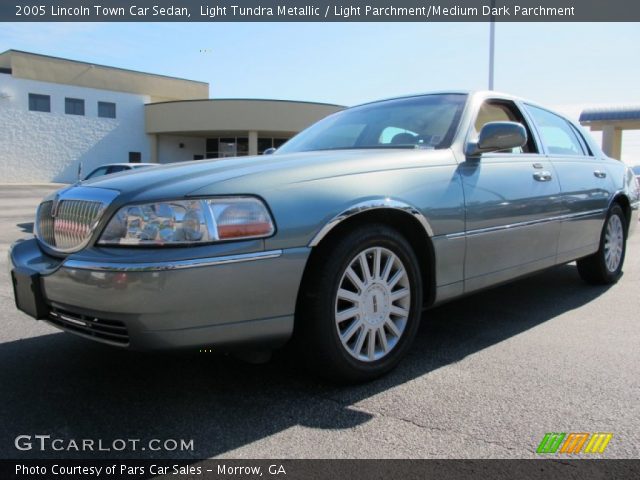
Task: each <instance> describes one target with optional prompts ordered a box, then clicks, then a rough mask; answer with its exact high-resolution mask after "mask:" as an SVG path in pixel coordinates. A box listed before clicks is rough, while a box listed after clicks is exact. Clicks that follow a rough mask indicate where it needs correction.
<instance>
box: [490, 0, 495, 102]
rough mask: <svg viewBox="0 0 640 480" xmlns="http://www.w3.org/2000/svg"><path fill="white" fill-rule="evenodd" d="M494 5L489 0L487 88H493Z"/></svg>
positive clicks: (493, 0)
mask: <svg viewBox="0 0 640 480" xmlns="http://www.w3.org/2000/svg"><path fill="white" fill-rule="evenodd" d="M495 6H496V0H491V17H490V27H489V28H490V30H489V90H493V70H494V64H495V49H496V17H495V15H494V14H493V11H494V10H493V9H494V8H495Z"/></svg>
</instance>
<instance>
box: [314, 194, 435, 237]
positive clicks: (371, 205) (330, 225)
mask: <svg viewBox="0 0 640 480" xmlns="http://www.w3.org/2000/svg"><path fill="white" fill-rule="evenodd" d="M384 209H387V210H398V211H401V212H404V213H407V214H409V215H411V216H412V217H414V218H415V219H416V220H418V222H419V223H420V225H422V228H423V229H424V231H425V233H426V234H427V236H428V237H433V228H431V225H430V224H429V221H428V220H427V218H426V217H425V216H424V215H423V214H422V213H421V212H420V210H418V209H417V208H416V207H414V206H413V205H410V204H408V203H406V202H403V201H400V200H395V199H393V198H389V197H384V198H374V199H370V200H365V201H363V202H359V203H356V204H354V205H351V206H350V207H349V208H347V209H345V210H343V211H342V212H340V213H339V214H337V215H336V216H334V217H333V218H332V219H331V220H329V221H328V222H327V223H325V224H324V225H323V226H322V228H321V229H320V230H319V231H318V232H317V233H316V234H315V235H314V236H313V238H312V239H311V241H310V242H309V244H308V246H309V247H315V246H317V245H318V244H319V243H320V242H321V241H322V239H324V238H325V237H326V236H327V235H328V234H329V232H331V231H332V230H333V229H334V228H335V227H337V226H338V225H340V224H341V223H342V222H344V221H345V220H347V219H349V218H352V217H354V216H356V215H358V214H361V213H364V212H369V211H371V210H384Z"/></svg>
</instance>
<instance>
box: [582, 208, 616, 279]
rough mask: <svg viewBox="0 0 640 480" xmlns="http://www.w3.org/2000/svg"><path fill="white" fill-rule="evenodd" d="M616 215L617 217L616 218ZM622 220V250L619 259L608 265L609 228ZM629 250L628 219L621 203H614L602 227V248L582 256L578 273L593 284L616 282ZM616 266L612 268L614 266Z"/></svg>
mask: <svg viewBox="0 0 640 480" xmlns="http://www.w3.org/2000/svg"><path fill="white" fill-rule="evenodd" d="M614 217H615V218H614ZM618 221H619V222H620V226H621V228H622V250H621V253H620V254H619V256H617V257H619V261H617V263H616V262H613V264H610V265H609V266H608V265H607V251H608V249H609V246H608V243H607V236H608V235H611V233H612V232H609V231H608V229H610V228H615V227H612V224H615V223H616V222H618ZM626 250H627V220H626V216H625V214H624V212H623V211H622V208H620V205H618V204H614V205H613V206H612V207H611V209H610V210H609V212H608V214H607V218H606V220H605V222H604V226H603V227H602V233H601V235H600V248H599V249H598V251H597V252H596V253H594V254H593V255H589V256H588V257H585V258H581V259H580V260H578V261H577V264H578V273H579V274H580V277H581V278H582V279H583V280H584V281H585V282H587V283H589V284H591V285H610V284H612V283H616V282H617V281H618V280H619V279H620V277H621V276H622V265H623V264H624V256H625V253H626ZM614 266H615V268H612V267H614Z"/></svg>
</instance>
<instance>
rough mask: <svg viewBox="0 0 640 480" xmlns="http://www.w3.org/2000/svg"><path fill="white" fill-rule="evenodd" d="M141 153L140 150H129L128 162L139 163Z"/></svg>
mask: <svg viewBox="0 0 640 480" xmlns="http://www.w3.org/2000/svg"><path fill="white" fill-rule="evenodd" d="M141 161H142V154H141V153H140V152H129V163H140V162H141Z"/></svg>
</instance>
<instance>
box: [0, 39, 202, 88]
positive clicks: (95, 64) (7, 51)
mask: <svg viewBox="0 0 640 480" xmlns="http://www.w3.org/2000/svg"><path fill="white" fill-rule="evenodd" d="M10 53H20V54H23V55H33V56H35V57H42V58H49V59H52V60H61V61H63V62H72V63H79V64H82V65H93V66H96V67H100V68H108V69H111V70H121V71H123V72H129V73H136V74H138V75H148V76H150V77H161V78H168V79H172V80H181V81H183V82H192V83H199V84H202V85H207V86H209V83H208V82H203V81H201V80H191V79H188V78H181V77H172V76H171V75H162V74H159V73H149V72H142V71H140V70H132V69H129V68H120V67H114V66H112V65H103V64H100V63H93V62H85V61H82V60H74V59H71V58H64V57H56V56H53V55H46V54H43V53H35V52H27V51H25V50H16V49H14V48H10V49H9V50H5V51H4V52H2V53H0V57H1V56H2V55H5V54H10Z"/></svg>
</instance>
